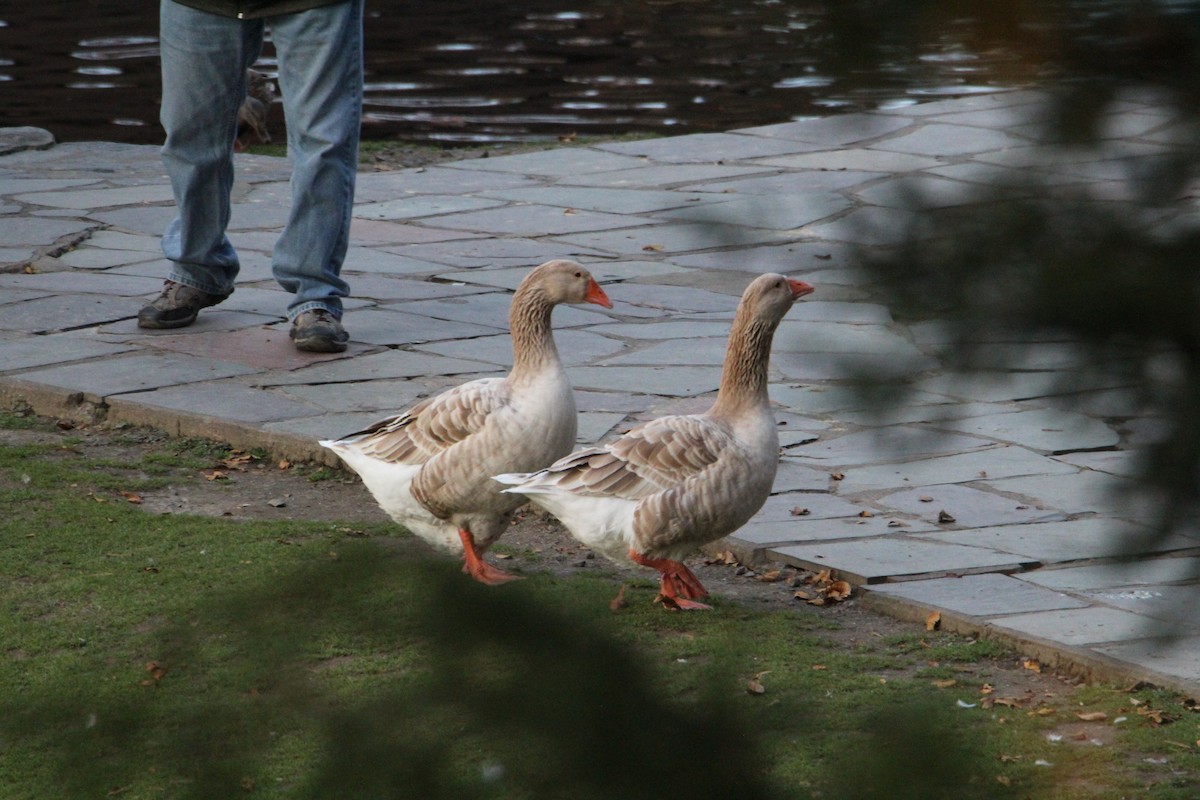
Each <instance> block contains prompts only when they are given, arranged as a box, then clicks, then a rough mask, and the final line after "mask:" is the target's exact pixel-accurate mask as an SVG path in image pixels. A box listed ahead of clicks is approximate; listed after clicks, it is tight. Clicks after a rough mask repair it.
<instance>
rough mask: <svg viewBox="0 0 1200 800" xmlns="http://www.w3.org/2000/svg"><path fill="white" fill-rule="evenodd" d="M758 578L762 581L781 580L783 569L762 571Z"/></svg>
mask: <svg viewBox="0 0 1200 800" xmlns="http://www.w3.org/2000/svg"><path fill="white" fill-rule="evenodd" d="M758 579H759V580H760V581H762V582H763V583H775V582H777V581H781V580H783V570H779V569H773V570H771V571H769V572H764V573H763V574H762V575H759V576H758Z"/></svg>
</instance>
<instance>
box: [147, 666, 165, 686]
mask: <svg viewBox="0 0 1200 800" xmlns="http://www.w3.org/2000/svg"><path fill="white" fill-rule="evenodd" d="M146 672H148V673H150V677H149V678H147V679H146V680H144V681H142V686H153V685H154V684H156V683H158V682H159V681H161V680H162V679H163V677H165V676H166V674H167V668H166V667H165V666H163V665H162V664H160V663H158V662H157V661H147V662H146Z"/></svg>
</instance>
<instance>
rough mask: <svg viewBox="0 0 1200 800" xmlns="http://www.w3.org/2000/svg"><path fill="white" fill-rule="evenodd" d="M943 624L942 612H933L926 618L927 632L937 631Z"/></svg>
mask: <svg viewBox="0 0 1200 800" xmlns="http://www.w3.org/2000/svg"><path fill="white" fill-rule="evenodd" d="M941 624H942V612H940V611H933V612H931V613H930V614H929V616H928V617H926V618H925V630H927V631H936V630H937V629H938V628H939V627H941Z"/></svg>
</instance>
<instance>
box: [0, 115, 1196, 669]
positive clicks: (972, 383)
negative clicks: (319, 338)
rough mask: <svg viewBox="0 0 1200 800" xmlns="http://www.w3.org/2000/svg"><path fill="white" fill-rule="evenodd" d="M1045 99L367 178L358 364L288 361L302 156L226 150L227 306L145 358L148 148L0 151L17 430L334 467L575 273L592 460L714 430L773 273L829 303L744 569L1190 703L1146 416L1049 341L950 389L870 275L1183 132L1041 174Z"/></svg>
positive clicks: (807, 311)
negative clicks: (1146, 467) (713, 414)
mask: <svg viewBox="0 0 1200 800" xmlns="http://www.w3.org/2000/svg"><path fill="white" fill-rule="evenodd" d="M1042 99H1043V98H1042V97H1041V96H1040V95H1038V94H1037V93H1035V92H1014V93H1006V94H997V95H986V96H976V97H969V98H963V99H955V100H944V101H940V102H934V103H929V104H923V105H913V106H908V107H904V108H898V109H892V110H886V111H879V112H876V113H870V114H855V115H849V116H841V117H830V118H825V119H814V120H807V121H797V122H788V123H783V124H779V125H769V126H764V127H759V128H751V129H745V130H737V131H731V132H728V133H721V134H697V135H690V136H680V137H674V138H665V139H654V140H647V141H635V142H622V143H609V144H597V145H593V146H575V147H569V148H568V147H564V148H558V149H551V150H547V151H545V152H536V153H528V154H522V155H513V156H503V157H495V158H477V159H472V160H468V161H458V162H450V163H445V164H441V165H438V166H434V167H429V168H424V169H417V170H405V171H397V172H377V173H364V174H363V175H361V176H360V181H359V188H358V193H357V197H356V200H357V206H356V209H355V220H354V226H353V228H352V231H351V241H352V246H351V250H350V254H349V257H348V259H347V263H346V270H345V273H344V275H345V276H346V277H347V278H348V280H349V281H350V284H351V287H352V290H353V293H354V298H353V299H352V300H350V301H349V302H348V303H347V315H346V320H345V321H346V326H347V328H348V330H349V331H350V333H351V337H352V345H351V347H350V349H349V350H348V351H347V352H346V353H345V354H340V355H332V356H314V355H306V354H300V353H297V352H295V351H294V350H293V349H292V348H291V346H290V343H289V340H288V329H287V324H286V322H285V321H284V319H283V316H282V315H283V311H284V308H285V306H286V304H287V296H286V295H285V294H284V293H283V292H282V291H281V290H280V289H279V288H278V286H276V284H275V283H274V281H273V280H272V278H271V271H270V250H271V247H272V245H273V242H274V239H275V237H276V235H277V234H278V231H279V230H280V227H281V225H282V223H283V220H284V216H285V213H286V208H287V198H288V187H287V178H288V169H287V166H286V164H285V163H284V161H282V160H281V159H273V158H266V157H259V156H248V155H243V156H239V157H238V176H237V184H236V187H235V198H234V199H235V206H234V211H233V222H232V225H231V238H232V240H233V242H234V243H235V245H236V246H237V248H238V250H239V252H240V254H241V257H242V272H241V275H240V279H239V282H238V286H237V291H236V292H235V293H234V294H233V296H232V297H230V299H229V300H228V301H226V302H225V303H224V304H222V305H221V306H219V307H217V308H214V309H209V310H206V311H204V312H202V313H201V315H200V319H199V321H198V322H197V323H196V324H195V325H194V326H193V327H190V328H187V329H182V330H177V331H145V330H139V329H138V328H137V327H136V325H135V320H134V317H135V315H136V313H137V310H138V309H139V308H140V307H141V306H142V305H143V304H144V303H145V302H146V301H147V299H148V298H150V297H152V296H154V295H155V294H157V292H158V290H159V288H160V287H161V284H162V280H163V278H164V276H165V274H166V271H167V264H166V262H165V261H164V260H163V258H162V255H161V252H160V250H159V241H158V238H159V234H160V233H161V231H162V230H163V228H164V227H165V226H166V224H167V222H168V221H169V219H170V218H171V217H172V215H173V207H172V202H171V193H170V187H169V185H168V182H167V179H166V176H165V175H164V173H163V169H162V166H161V164H160V161H159V157H158V151H157V148H154V147H144V146H127V145H117V144H107V143H95V142H93V143H75V144H58V145H53V146H50V145H51V144H52V143H51V141H50V140H49V138H48V136H47V135H46V134H45V133H44V132H41V131H38V130H36V129H30V128H21V129H4V130H0V403H2V404H3V405H4V406H6V407H12V406H14V405H16V404H24V405H27V406H29V407H32V408H33V409H34V410H36V411H37V412H39V413H43V414H48V415H57V416H64V417H90V416H92V415H97V414H103V415H105V416H106V418H107V419H108V420H110V421H129V422H135V423H146V424H150V425H154V426H157V427H160V428H164V429H166V430H168V431H171V432H173V433H177V434H186V435H206V436H211V437H215V438H220V439H224V440H227V441H229V442H231V443H234V444H236V445H238V446H241V447H253V446H262V447H266V448H268V449H270V450H272V451H273V452H275V453H277V454H279V455H281V456H286V457H290V458H310V459H321V460H326V459H328V458H330V456H328V455H327V454H326V453H325V452H323V451H322V450H321V449H320V448H319V447H318V446H317V445H316V440H317V439H318V438H324V437H330V436H336V435H339V434H344V433H346V432H348V431H352V430H355V429H357V428H359V427H361V426H363V425H365V424H367V423H370V422H374V421H376V420H377V419H379V418H381V417H382V416H385V415H387V414H390V413H392V412H394V411H396V410H398V409H400V408H402V407H404V406H406V405H407V404H410V403H411V402H412V401H413V400H415V399H417V398H419V397H421V396H424V395H427V394H429V393H430V392H432V391H435V390H437V389H439V388H440V387H443V386H446V385H449V384H452V383H457V382H460V381H462V380H465V379H468V378H473V377H478V376H483V375H497V374H502V373H503V372H504V371H505V369H506V366H507V365H508V363H509V359H510V357H511V352H510V344H509V340H508V337H507V334H506V327H507V324H506V313H507V308H508V303H509V296H510V295H509V292H510V291H511V290H512V289H513V288H514V287H515V286H516V284H517V283H518V282H519V281H520V279H521V277H522V276H523V274H524V273H525V272H526V271H527V270H528V269H529V268H530V267H531V266H534V265H536V264H538V263H540V262H542V261H545V260H547V259H550V258H559V257H569V258H574V259H576V260H579V261H581V262H583V263H584V264H586V265H587V266H588V267H589V269H591V270H592V271H593V273H594V274H595V275H596V276H597V278H598V279H599V280H600V281H601V282H602V283H604V284H605V289H606V291H607V292H608V293H609V295H610V296H611V297H612V299H613V301H614V308H613V309H612V310H611V311H602V310H597V309H595V308H593V307H590V306H589V307H587V308H576V307H564V308H560V309H559V310H558V311H557V312H556V315H555V323H556V329H557V338H558V341H559V344H560V349H561V350H562V352H563V355H564V358H565V360H566V361H567V363H568V367H569V371H570V375H571V378H572V380H573V381H574V384H575V386H576V388H577V391H578V398H579V406H580V409H581V423H580V435H579V440H580V443H581V444H583V443H591V442H595V441H597V440H600V439H602V438H604V437H605V436H608V435H611V434H614V433H616V432H619V431H621V430H624V429H626V428H627V427H628V426H629V425H631V424H633V423H635V422H636V421H638V420H640V419H644V418H646V417H648V416H652V415H656V414H661V413H665V412H675V411H694V410H701V409H702V408H704V407H705V406H706V405H707V403H708V402H709V401H710V400H711V396H712V393H713V392H714V391H715V389H716V387H717V382H718V377H719V368H720V362H721V358H722V355H723V349H724V337H725V335H726V333H727V330H728V325H729V322H730V320H731V318H732V315H733V310H734V308H735V306H736V304H737V298H738V296H739V295H740V293H741V291H742V289H743V288H744V286H745V285H746V283H747V282H748V281H749V280H750V279H751V277H752V276H753V275H755V274H757V273H761V272H766V271H777V272H784V273H786V274H788V275H790V276H793V277H798V278H802V279H804V280H806V281H808V282H809V283H811V284H813V285H814V286H815V287H816V288H817V291H816V293H815V294H813V295H811V296H810V297H809V298H808V299H807V300H806V301H804V302H802V303H799V304H797V306H796V307H795V308H794V309H793V310H792V312H791V313H790V314H789V316H788V317H787V319H786V320H785V321H784V323H783V324H782V326H781V328H780V330H779V333H778V334H777V336H776V340H775V348H774V351H773V358H772V365H771V375H772V387H771V395H772V398H773V399H774V400H775V401H776V403H777V405H778V408H777V410H778V417H779V421H780V434H781V439H782V445H783V450H782V456H781V468H780V471H779V476H778V479H777V481H776V487H775V489H776V494H775V495H774V496H773V497H772V498H771V500H770V501H769V502H768V503H767V505H766V507H765V508H764V509H763V510H762V511H761V513H759V514H758V516H757V517H755V519H754V520H752V521H751V523H750V524H748V525H746V526H745V527H744V528H743V529H742V530H740V531H738V532H737V534H736V535H735V536H734V537H731V538H730V539H729V540H728V541H727V542H726V543H725V544H726V545H727V546H728V547H730V548H731V549H733V550H734V551H735V552H736V553H737V554H738V555H739V556H740V557H742V558H743V559H746V560H751V561H753V560H756V559H758V560H778V561H785V562H788V563H791V564H794V565H796V566H799V567H804V568H807V569H830V570H833V571H834V572H835V573H837V574H839V575H841V576H843V577H845V578H846V579H847V580H850V581H851V582H853V583H855V584H857V585H858V586H859V587H860V593H861V596H862V597H863V602H867V603H870V604H871V605H873V606H874V607H876V608H878V609H880V610H883V611H886V612H888V613H892V614H896V615H900V616H907V617H911V618H912V619H914V620H915V621H918V622H923V621H924V620H925V618H926V615H927V614H929V613H930V612H932V611H938V612H940V614H941V621H942V625H943V626H945V627H949V628H954V629H957V630H961V631H968V632H978V633H984V634H987V635H992V636H998V637H1001V638H1004V639H1007V640H1009V641H1012V642H1014V643H1016V644H1017V645H1018V646H1019V647H1020V648H1021V649H1022V651H1023V652H1025V653H1026V654H1028V655H1030V656H1033V657H1037V658H1040V659H1042V660H1043V661H1044V662H1047V663H1049V664H1051V665H1056V666H1060V667H1063V668H1073V669H1077V670H1080V671H1082V672H1085V673H1088V674H1092V675H1096V676H1101V677H1107V678H1116V679H1122V680H1123V679H1144V680H1149V681H1151V682H1155V683H1158V684H1161V685H1168V686H1174V687H1176V688H1180V689H1182V690H1184V691H1187V692H1193V693H1194V692H1195V691H1197V690H1200V617H1198V616H1197V615H1196V613H1195V609H1196V608H1197V606H1198V604H1200V584H1198V582H1197V576H1198V575H1200V558H1198V556H1200V538H1195V537H1192V536H1185V535H1176V536H1174V537H1172V538H1170V539H1166V540H1159V541H1152V542H1149V543H1148V540H1147V539H1145V538H1144V537H1139V536H1138V535H1137V534H1138V533H1144V532H1145V530H1144V528H1143V527H1142V526H1141V525H1140V524H1139V521H1140V520H1144V519H1146V518H1147V514H1146V513H1145V509H1144V508H1140V507H1139V506H1138V504H1137V503H1132V502H1130V501H1129V500H1128V499H1126V498H1122V497H1121V496H1120V494H1119V493H1118V492H1119V490H1120V489H1121V488H1122V487H1125V486H1128V485H1129V484H1130V483H1131V480H1132V477H1131V476H1132V475H1133V471H1134V468H1135V459H1136V457H1137V452H1138V449H1139V448H1140V447H1143V446H1144V445H1145V444H1146V443H1147V442H1148V441H1152V440H1153V437H1154V435H1155V426H1154V424H1153V420H1138V419H1133V420H1127V419H1126V418H1127V417H1128V416H1129V414H1130V412H1129V410H1128V409H1127V408H1126V406H1127V405H1128V403H1129V399H1128V397H1127V395H1126V393H1125V392H1124V391H1122V388H1123V387H1120V386H1108V385H1096V386H1093V387H1090V388H1089V389H1088V392H1087V397H1086V400H1087V402H1086V403H1080V402H1079V400H1080V398H1079V396H1078V395H1076V397H1075V398H1074V401H1073V402H1072V403H1071V404H1070V405H1067V404H1064V403H1062V402H1060V399H1061V398H1059V397H1058V393H1059V392H1061V389H1059V388H1056V387H1057V386H1058V382H1057V380H1056V379H1057V377H1058V373H1059V371H1060V370H1061V368H1062V367H1063V366H1064V365H1065V364H1067V363H1069V358H1070V351H1069V349H1068V348H1067V347H1066V346H1065V345H1063V344H1062V343H1061V342H1055V341H1045V342H1038V341H1034V342H1025V343H1018V344H1017V345H1009V346H1024V347H1025V348H1026V350H1027V367H1026V368H1025V369H1023V370H1022V371H1019V372H1012V373H1005V374H997V375H992V376H986V377H982V378H980V377H975V378H970V379H967V378H963V377H962V376H959V375H955V374H952V373H950V372H948V371H946V370H944V368H943V363H942V357H941V346H942V344H943V342H944V339H943V335H942V333H941V331H940V329H939V326H938V324H937V322H936V321H930V322H925V323H920V324H912V325H905V324H900V323H898V322H897V321H896V320H895V319H893V317H892V314H891V312H890V311H889V308H888V299H887V297H884V296H880V293H879V292H878V291H877V290H875V289H874V288H873V287H872V285H871V283H870V280H869V279H868V277H867V276H866V275H865V274H864V273H863V272H862V271H861V270H860V269H858V268H857V267H856V252H857V250H856V248H859V247H862V248H868V249H869V248H878V247H887V246H890V245H894V244H896V243H898V242H899V241H900V240H901V237H902V236H903V234H904V230H905V224H906V222H907V221H908V220H909V219H910V215H911V214H912V213H913V212H912V211H911V210H908V209H909V200H910V199H911V195H912V192H914V191H919V192H920V193H921V196H922V197H924V198H925V201H926V203H927V205H929V206H931V207H949V206H954V205H959V204H963V203H968V202H970V197H971V191H972V189H973V188H974V187H976V186H977V185H978V184H979V183H980V182H983V181H996V180H1005V179H1006V178H1015V177H1016V176H1017V175H1018V174H1021V173H1026V172H1028V171H1030V170H1034V171H1038V172H1039V173H1041V177H1042V178H1043V179H1044V180H1045V181H1046V182H1047V183H1050V184H1055V183H1057V184H1063V185H1065V184H1070V185H1086V186H1088V187H1089V189H1094V190H1095V192H1096V193H1097V194H1098V195H1103V196H1106V197H1110V198H1111V197H1116V196H1120V195H1121V191H1122V185H1123V183H1122V182H1123V181H1124V180H1125V178H1124V176H1126V175H1127V174H1128V170H1127V167H1128V163H1129V162H1128V159H1129V158H1130V157H1136V156H1137V155H1139V154H1144V153H1154V152H1160V151H1161V150H1162V149H1164V148H1167V147H1170V146H1171V145H1172V143H1173V141H1174V138H1173V137H1174V136H1175V131H1174V130H1173V129H1172V128H1171V126H1170V120H1169V119H1168V118H1167V117H1166V116H1165V115H1164V114H1163V113H1161V112H1160V111H1159V110H1157V109H1156V108H1155V107H1154V106H1153V105H1151V104H1148V103H1147V104H1143V103H1138V102H1135V101H1130V102H1127V103H1125V104H1124V105H1123V106H1122V107H1121V109H1120V112H1119V113H1117V114H1115V115H1114V116H1113V117H1112V118H1111V120H1110V122H1111V125H1110V128H1111V131H1110V133H1109V134H1108V136H1107V139H1106V145H1105V146H1104V147H1102V148H1096V149H1092V150H1089V151H1087V152H1075V151H1070V152H1069V151H1060V152H1058V153H1057V154H1056V155H1055V157H1054V158H1051V159H1048V158H1047V157H1046V155H1045V151H1044V150H1042V149H1039V148H1037V147H1035V145H1036V143H1037V128H1036V126H1035V122H1036V116H1037V110H1038V109H1039V108H1040V105H1039V103H1040V101H1041V100H1042ZM863 371H866V372H868V373H870V374H874V375H877V376H889V377H891V378H894V379H897V380H903V381H906V382H908V383H909V384H910V385H911V386H912V387H913V389H914V391H913V392H912V393H910V394H909V395H908V396H907V398H906V400H905V402H904V405H903V406H900V407H896V406H892V407H889V408H887V409H886V410H885V411H884V412H883V413H882V414H880V413H877V412H876V411H873V410H872V409H870V408H869V407H868V404H867V403H866V402H865V401H864V400H863V399H862V398H861V397H860V395H859V394H858V393H856V392H854V391H851V390H850V389H849V388H848V385H847V383H848V379H849V378H850V377H851V376H852V375H853V374H855V373H858V372H863ZM1080 408H1087V409H1089V410H1088V411H1087V412H1086V413H1085V412H1081V411H1079V410H1078V409H1080ZM1114 420H1122V421H1121V422H1120V424H1117V423H1115V422H1114ZM723 546H724V545H723Z"/></svg>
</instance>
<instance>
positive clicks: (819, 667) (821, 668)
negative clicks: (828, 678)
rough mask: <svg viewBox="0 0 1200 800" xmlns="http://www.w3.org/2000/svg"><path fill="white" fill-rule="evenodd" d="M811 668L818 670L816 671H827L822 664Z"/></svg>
mask: <svg viewBox="0 0 1200 800" xmlns="http://www.w3.org/2000/svg"><path fill="white" fill-rule="evenodd" d="M812 668H813V669H815V670H818V671H819V670H823V669H829V667H827V666H825V665H824V664H813V665H812Z"/></svg>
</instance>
